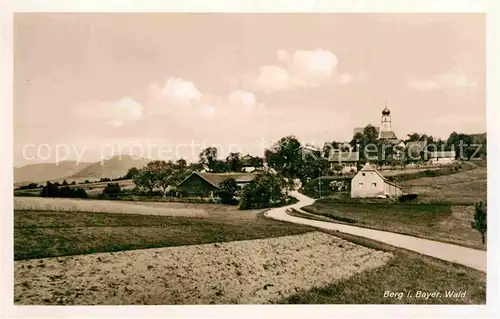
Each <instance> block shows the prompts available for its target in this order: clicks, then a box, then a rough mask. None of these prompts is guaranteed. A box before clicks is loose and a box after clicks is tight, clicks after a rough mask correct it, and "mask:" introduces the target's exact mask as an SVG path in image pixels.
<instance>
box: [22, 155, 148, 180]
mask: <svg viewBox="0 0 500 319" xmlns="http://www.w3.org/2000/svg"><path fill="white" fill-rule="evenodd" d="M150 161H151V160H148V159H144V158H134V157H132V156H130V155H121V156H115V157H112V158H110V159H106V160H103V161H102V163H101V161H98V162H95V163H88V162H85V163H84V162H80V163H78V162H76V161H65V162H60V163H57V164H56V163H38V164H30V165H26V166H22V167H15V168H14V186H16V187H17V186H21V185H24V184H29V183H39V184H45V182H47V181H62V180H64V179H66V180H67V181H68V182H71V181H84V180H85V179H88V180H98V179H101V178H118V177H122V176H124V175H125V174H127V171H128V170H129V169H130V168H132V167H137V168H141V167H143V166H144V165H146V164H147V163H148V162H150Z"/></svg>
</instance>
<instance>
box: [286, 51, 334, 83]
mask: <svg viewBox="0 0 500 319" xmlns="http://www.w3.org/2000/svg"><path fill="white" fill-rule="evenodd" d="M337 64H338V59H337V57H336V56H335V54H333V53H332V52H330V51H325V50H315V51H304V50H299V51H295V53H294V54H293V56H291V57H290V58H289V59H288V66H289V70H290V73H291V75H292V76H291V78H292V82H294V84H295V85H298V86H318V85H320V84H322V83H324V82H326V81H328V80H329V79H330V77H331V76H332V73H333V72H334V70H335V68H336V67H337Z"/></svg>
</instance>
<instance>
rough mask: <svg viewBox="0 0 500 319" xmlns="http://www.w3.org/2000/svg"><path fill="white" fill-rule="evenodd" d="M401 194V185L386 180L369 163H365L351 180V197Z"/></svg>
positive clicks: (395, 195)
mask: <svg viewBox="0 0 500 319" xmlns="http://www.w3.org/2000/svg"><path fill="white" fill-rule="evenodd" d="M401 195H403V191H402V189H401V186H399V185H397V184H396V183H393V182H391V181H389V180H387V179H386V178H385V177H384V176H382V174H380V173H379V172H378V171H377V170H376V169H375V167H373V166H372V165H370V164H369V163H366V165H365V166H364V167H363V168H362V169H361V170H360V171H359V172H358V174H356V176H354V178H353V179H352V180H351V197H353V198H369V197H378V196H391V197H399V196H401Z"/></svg>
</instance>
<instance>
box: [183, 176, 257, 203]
mask: <svg viewBox="0 0 500 319" xmlns="http://www.w3.org/2000/svg"><path fill="white" fill-rule="evenodd" d="M256 176H257V174H252V173H207V172H193V173H191V175H189V176H188V177H186V179H184V180H183V181H182V182H181V183H179V185H178V186H177V187H178V188H179V189H180V190H181V191H182V193H183V194H185V196H192V197H214V195H215V193H216V192H217V191H218V190H219V185H220V183H221V182H222V181H224V180H226V179H229V178H233V179H234V180H235V181H236V185H238V187H240V188H242V187H243V186H245V185H247V184H248V183H250V182H251V181H252V180H253V179H254V178H255V177H256Z"/></svg>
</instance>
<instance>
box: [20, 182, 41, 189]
mask: <svg viewBox="0 0 500 319" xmlns="http://www.w3.org/2000/svg"><path fill="white" fill-rule="evenodd" d="M35 188H39V186H38V184H37V183H30V184H28V185H24V186H21V187H19V188H18V189H20V190H22V189H35Z"/></svg>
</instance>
